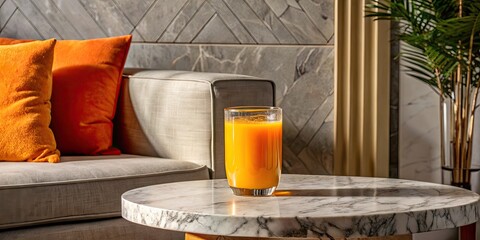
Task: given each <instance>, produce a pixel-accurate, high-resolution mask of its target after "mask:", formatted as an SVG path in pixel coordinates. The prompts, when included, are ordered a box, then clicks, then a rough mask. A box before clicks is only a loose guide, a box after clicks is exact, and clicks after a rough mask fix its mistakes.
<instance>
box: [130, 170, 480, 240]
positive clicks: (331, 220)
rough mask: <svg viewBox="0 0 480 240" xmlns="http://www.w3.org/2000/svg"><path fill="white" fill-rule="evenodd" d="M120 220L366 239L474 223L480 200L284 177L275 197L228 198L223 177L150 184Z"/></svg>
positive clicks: (456, 193)
mask: <svg viewBox="0 0 480 240" xmlns="http://www.w3.org/2000/svg"><path fill="white" fill-rule="evenodd" d="M122 216H123V217H124V218H125V219H127V220H129V221H132V222H134V223H139V224H143V225H147V226H150V227H156V228H163V229H169V230H175V231H182V232H190V233H200V234H211V235H224V236H246V237H330V238H333V237H335V238H336V237H365V236H367V237H368V236H390V235H396V234H410V233H418V232H427V231H434V230H439V229H445V228H454V227H459V226H463V225H467V224H470V223H474V222H476V221H477V220H479V195H477V194H476V193H473V192H470V191H467V190H464V189H460V188H456V187H451V186H447V185H439V184H433V183H425V182H416V181H409V180H400V179H386V178H366V177H340V176H318V175H282V178H281V181H280V185H279V188H278V190H277V191H276V193H275V195H274V196H270V197H240V196H235V195H233V193H232V191H231V190H230V188H229V187H228V183H227V181H226V180H224V179H220V180H203V181H191V182H178V183H169V184H160V185H153V186H149V187H143V188H138V189H134V190H131V191H128V192H126V193H124V194H123V195H122Z"/></svg>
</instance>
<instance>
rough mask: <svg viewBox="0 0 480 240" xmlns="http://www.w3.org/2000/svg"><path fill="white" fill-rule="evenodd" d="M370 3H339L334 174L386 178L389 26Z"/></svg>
mask: <svg viewBox="0 0 480 240" xmlns="http://www.w3.org/2000/svg"><path fill="white" fill-rule="evenodd" d="M367 1H369V0H337V1H335V35H336V36H335V66H334V75H335V123H334V134H335V146H334V148H335V150H334V159H335V160H334V173H335V174H337V175H360V176H379V177H388V163H389V159H388V157H389V125H390V124H389V111H390V110H389V107H390V42H389V41H390V28H389V25H390V24H389V22H387V21H373V20H372V19H370V18H364V15H365V12H364V6H365V3H366V2H367Z"/></svg>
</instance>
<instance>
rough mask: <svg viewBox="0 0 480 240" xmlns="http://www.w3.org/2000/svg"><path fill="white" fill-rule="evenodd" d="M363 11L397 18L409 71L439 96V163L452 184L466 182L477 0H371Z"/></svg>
mask: <svg viewBox="0 0 480 240" xmlns="http://www.w3.org/2000/svg"><path fill="white" fill-rule="evenodd" d="M366 12H367V13H366V16H367V17H373V18H375V19H376V20H392V21H397V22H398V29H397V30H396V32H397V34H398V37H399V39H400V41H402V43H403V45H402V48H403V50H402V52H401V53H400V54H401V58H402V59H403V60H404V61H405V62H406V66H405V67H406V68H407V70H408V73H409V75H411V76H413V77H414V78H416V79H418V80H420V81H422V82H424V83H426V84H428V85H429V86H431V87H432V89H433V90H434V91H435V92H436V93H437V94H438V96H439V99H440V126H441V159H442V166H446V167H448V168H450V170H451V171H452V185H455V186H460V187H464V188H471V186H470V173H471V165H472V148H473V146H474V145H473V132H474V127H475V110H476V107H477V98H478V94H479V93H478V92H479V87H480V86H479V83H480V82H479V80H480V15H479V13H480V1H478V0H475V1H473V0H372V1H371V3H370V4H368V5H367V6H366ZM477 144H478V143H477Z"/></svg>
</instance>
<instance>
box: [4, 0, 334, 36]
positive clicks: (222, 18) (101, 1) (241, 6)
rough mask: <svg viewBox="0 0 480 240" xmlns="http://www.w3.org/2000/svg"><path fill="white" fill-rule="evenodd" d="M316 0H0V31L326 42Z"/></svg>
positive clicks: (326, 15)
mask: <svg viewBox="0 0 480 240" xmlns="http://www.w3.org/2000/svg"><path fill="white" fill-rule="evenodd" d="M329 2H330V1H321V0H175V1H173V0H134V1H132V0H95V1H92V0H0V35H1V36H4V37H23V38H33V39H43V38H51V37H55V38H58V39H85V38H94V37H105V36H115V35H121V34H133V35H134V36H135V38H134V40H135V41H136V42H148V43H152V42H159V43H222V44H225V43H227V44H315V45H324V44H331V42H332V38H333V9H332V4H329Z"/></svg>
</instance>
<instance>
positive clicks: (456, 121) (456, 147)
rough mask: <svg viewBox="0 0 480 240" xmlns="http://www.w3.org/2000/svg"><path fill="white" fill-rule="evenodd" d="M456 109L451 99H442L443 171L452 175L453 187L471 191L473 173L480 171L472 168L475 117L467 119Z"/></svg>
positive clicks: (441, 154) (465, 110)
mask: <svg viewBox="0 0 480 240" xmlns="http://www.w3.org/2000/svg"><path fill="white" fill-rule="evenodd" d="M456 109H458V107H457V106H455V101H453V100H452V99H451V98H440V128H441V131H440V137H441V147H440V151H441V153H440V157H441V161H442V170H446V171H447V172H449V173H450V174H451V182H450V184H451V185H452V186H457V187H461V188H465V189H468V190H471V189H472V186H471V175H472V172H476V171H479V170H480V168H478V167H472V148H473V145H472V140H473V126H474V121H475V115H473V114H472V115H471V117H469V118H468V119H465V118H462V116H461V113H459V111H458V110H456ZM460 112H462V111H460ZM463 112H468V109H464V110H463ZM442 174H443V171H442ZM442 179H443V177H442Z"/></svg>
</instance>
